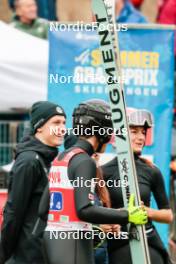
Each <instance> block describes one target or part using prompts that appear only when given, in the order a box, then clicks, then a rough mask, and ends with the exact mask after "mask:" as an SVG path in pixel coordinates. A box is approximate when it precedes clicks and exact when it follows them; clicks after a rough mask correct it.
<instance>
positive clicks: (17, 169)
mask: <svg viewBox="0 0 176 264" xmlns="http://www.w3.org/2000/svg"><path fill="white" fill-rule="evenodd" d="M65 120H66V115H65V112H64V110H63V109H62V108H61V107H60V106H59V105H57V104H54V103H51V102H48V101H41V102H37V103H35V104H33V106H32V110H31V121H30V124H31V134H30V135H29V136H26V137H25V138H23V140H22V141H21V143H19V144H18V146H17V151H16V157H15V163H14V165H13V168H12V170H11V173H10V183H9V188H8V200H7V203H6V205H5V209H4V221H3V224H2V232H1V236H2V237H1V239H2V241H1V246H2V248H1V252H0V253H1V254H4V261H5V260H8V259H9V261H8V264H12V263H13V264H34V263H35V264H43V263H44V260H43V256H42V251H41V237H40V236H39V235H38V236H37V235H35V236H33V235H32V231H33V229H34V226H35V223H36V220H37V217H38V206H39V202H40V199H41V196H42V193H43V191H44V189H45V187H46V185H47V183H48V179H47V171H48V170H49V168H50V165H51V162H52V161H53V159H54V158H55V157H56V156H57V154H58V149H57V147H58V146H60V145H61V144H62V142H63V136H64V132H65ZM55 128H57V130H56V129H55ZM0 263H4V262H1V260H0Z"/></svg>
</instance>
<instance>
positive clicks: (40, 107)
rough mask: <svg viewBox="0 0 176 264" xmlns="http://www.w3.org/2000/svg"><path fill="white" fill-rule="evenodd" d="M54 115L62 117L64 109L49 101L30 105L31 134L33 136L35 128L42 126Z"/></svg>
mask: <svg viewBox="0 0 176 264" xmlns="http://www.w3.org/2000/svg"><path fill="white" fill-rule="evenodd" d="M55 115H60V116H64V117H65V118H66V114H65V111H64V109H63V108H62V107H61V106H59V105H57V104H54V103H51V102H49V101H39V102H36V103H34V104H33V105H32V108H31V133H32V134H35V132H36V130H37V128H39V127H41V126H43V125H44V124H45V123H46V122H47V121H48V120H49V119H50V118H51V117H53V116H55Z"/></svg>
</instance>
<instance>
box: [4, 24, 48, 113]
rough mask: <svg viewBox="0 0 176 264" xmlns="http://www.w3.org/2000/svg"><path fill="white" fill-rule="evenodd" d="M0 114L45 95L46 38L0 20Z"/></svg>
mask: <svg viewBox="0 0 176 264" xmlns="http://www.w3.org/2000/svg"><path fill="white" fill-rule="evenodd" d="M0 36H1V47H0V113H3V112H14V111H15V110H16V111H17V110H18V112H19V111H24V110H27V109H29V108H30V107H31V105H32V104H33V103H34V102H35V101H38V100H46V98H47V72H48V41H46V40H42V39H39V38H37V37H33V36H31V35H29V34H27V33H24V32H21V31H19V30H17V29H15V28H13V27H11V26H10V25H7V24H5V23H3V22H0Z"/></svg>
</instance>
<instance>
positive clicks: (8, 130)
mask: <svg viewBox="0 0 176 264" xmlns="http://www.w3.org/2000/svg"><path fill="white" fill-rule="evenodd" d="M28 127H29V121H0V166H2V165H4V164H8V163H10V162H11V161H12V160H13V153H14V149H15V147H16V145H17V143H18V142H19V141H20V139H21V138H22V136H23V134H24V131H25V130H26V129H27V128H28Z"/></svg>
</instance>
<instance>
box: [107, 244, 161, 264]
mask: <svg viewBox="0 0 176 264" xmlns="http://www.w3.org/2000/svg"><path fill="white" fill-rule="evenodd" d="M149 252H150V259H151V264H165V262H164V259H163V257H162V256H161V254H160V253H159V252H158V251H157V250H156V249H154V248H152V247H149ZM109 264H132V260H131V254H130V247H129V245H128V244H127V245H125V246H123V247H121V248H118V249H116V250H114V251H112V252H111V253H110V254H109ZM135 264H142V263H135Z"/></svg>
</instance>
